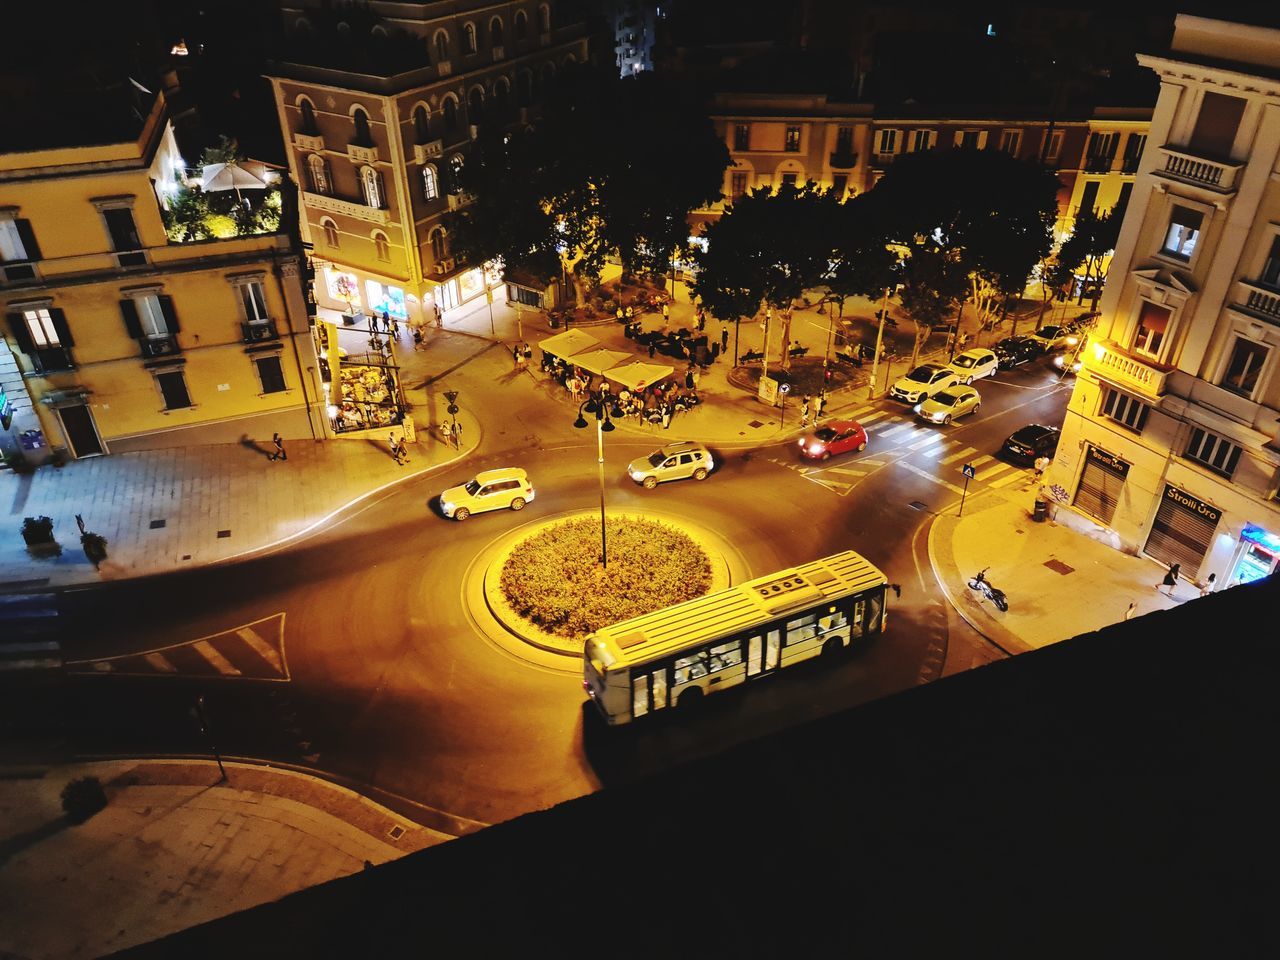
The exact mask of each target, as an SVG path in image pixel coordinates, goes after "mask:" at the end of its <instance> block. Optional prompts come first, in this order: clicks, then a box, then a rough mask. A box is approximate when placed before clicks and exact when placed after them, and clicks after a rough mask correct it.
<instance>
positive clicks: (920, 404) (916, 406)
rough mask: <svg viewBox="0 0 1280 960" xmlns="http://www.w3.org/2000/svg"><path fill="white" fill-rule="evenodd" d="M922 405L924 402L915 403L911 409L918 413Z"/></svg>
mask: <svg viewBox="0 0 1280 960" xmlns="http://www.w3.org/2000/svg"><path fill="white" fill-rule="evenodd" d="M923 406H924V404H923V403H917V404H916V405H915V406H914V407H912V409H913V410H915V412H916V413H919V412H920V408H921V407H923Z"/></svg>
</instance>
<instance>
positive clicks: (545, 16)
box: [538, 3, 551, 33]
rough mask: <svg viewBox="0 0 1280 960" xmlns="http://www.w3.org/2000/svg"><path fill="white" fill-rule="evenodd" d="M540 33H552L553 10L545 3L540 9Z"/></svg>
mask: <svg viewBox="0 0 1280 960" xmlns="http://www.w3.org/2000/svg"><path fill="white" fill-rule="evenodd" d="M538 32H539V33H550V32H551V8H550V7H549V6H547V5H546V4H545V3H544V4H543V5H542V6H540V7H538Z"/></svg>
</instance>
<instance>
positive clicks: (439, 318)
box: [431, 303, 444, 328]
mask: <svg viewBox="0 0 1280 960" xmlns="http://www.w3.org/2000/svg"><path fill="white" fill-rule="evenodd" d="M431 308H432V309H433V310H434V311H435V314H436V326H437V327H441V328H443V327H444V314H442V313H441V312H440V304H438V303H433V304H432V305H431Z"/></svg>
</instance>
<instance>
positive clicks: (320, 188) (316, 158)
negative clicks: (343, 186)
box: [307, 153, 333, 197]
mask: <svg viewBox="0 0 1280 960" xmlns="http://www.w3.org/2000/svg"><path fill="white" fill-rule="evenodd" d="M307 178H308V179H309V180H310V181H311V192H312V193H319V194H323V195H324V196H326V197H327V196H328V195H329V194H330V193H332V192H333V181H332V180H331V179H330V178H329V163H328V161H326V160H325V158H324V157H322V156H320V154H318V153H313V154H311V156H309V157H307Z"/></svg>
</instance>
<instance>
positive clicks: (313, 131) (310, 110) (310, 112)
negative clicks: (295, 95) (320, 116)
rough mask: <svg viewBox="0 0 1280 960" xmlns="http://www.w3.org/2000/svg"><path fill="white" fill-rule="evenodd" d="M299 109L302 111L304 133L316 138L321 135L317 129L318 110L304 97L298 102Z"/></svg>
mask: <svg viewBox="0 0 1280 960" xmlns="http://www.w3.org/2000/svg"><path fill="white" fill-rule="evenodd" d="M298 109H299V110H301V111H302V132H303V133H305V134H306V135H307V136H309V137H314V136H316V135H317V134H318V133H319V129H318V128H317V127H316V108H315V107H313V106H312V105H311V101H310V100H308V99H307V98H306V97H303V98H302V99H301V100H299V101H298Z"/></svg>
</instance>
